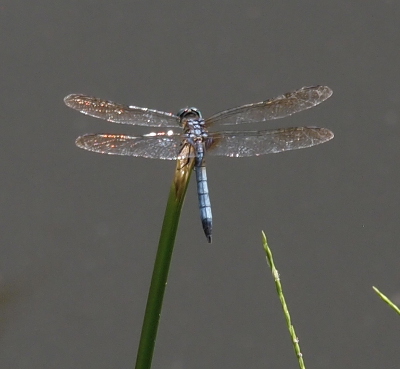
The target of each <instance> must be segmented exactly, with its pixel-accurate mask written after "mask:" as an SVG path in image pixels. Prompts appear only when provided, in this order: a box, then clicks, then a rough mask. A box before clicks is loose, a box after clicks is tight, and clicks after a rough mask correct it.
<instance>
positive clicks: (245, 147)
mask: <svg viewBox="0 0 400 369" xmlns="http://www.w3.org/2000/svg"><path fill="white" fill-rule="evenodd" d="M332 138H333V132H331V131H330V130H329V129H326V128H318V127H294V128H281V129H273V130H272V129H271V130H268V131H236V132H235V131H227V132H215V133H214V132H213V133H210V134H209V138H208V139H207V141H206V149H207V153H208V154H209V155H218V156H230V157H244V156H259V155H264V154H273V153H278V152H283V151H288V150H297V149H303V148H306V147H311V146H315V145H319V144H321V143H324V142H326V141H329V140H331V139H332Z"/></svg>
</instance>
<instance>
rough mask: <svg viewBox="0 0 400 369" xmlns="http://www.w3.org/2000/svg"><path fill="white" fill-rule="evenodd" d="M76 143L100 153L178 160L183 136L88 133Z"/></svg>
mask: <svg viewBox="0 0 400 369" xmlns="http://www.w3.org/2000/svg"><path fill="white" fill-rule="evenodd" d="M75 143H76V145H77V146H78V147H80V148H82V149H85V150H89V151H94V152H97V153H100V154H110V155H126V156H140V157H143V158H149V159H165V160H176V159H178V156H179V155H178V153H179V151H180V146H181V143H182V137H181V136H180V135H179V134H175V135H163V134H150V135H145V136H140V137H130V136H125V135H114V134H87V135H83V136H80V137H78V138H77V139H76V141H75Z"/></svg>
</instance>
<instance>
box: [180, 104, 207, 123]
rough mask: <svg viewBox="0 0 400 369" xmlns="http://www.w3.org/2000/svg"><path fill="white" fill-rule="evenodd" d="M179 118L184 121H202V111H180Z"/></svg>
mask: <svg viewBox="0 0 400 369" xmlns="http://www.w3.org/2000/svg"><path fill="white" fill-rule="evenodd" d="M177 116H178V117H179V119H180V120H182V119H202V116H201V113H200V110H199V109H197V108H194V107H191V108H184V109H181V110H179V111H178V114H177Z"/></svg>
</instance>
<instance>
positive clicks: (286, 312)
mask: <svg viewBox="0 0 400 369" xmlns="http://www.w3.org/2000/svg"><path fill="white" fill-rule="evenodd" d="M262 237H263V246H264V250H265V253H266V257H267V262H268V265H269V267H270V269H271V272H272V275H273V277H274V280H275V287H276V292H277V293H278V296H279V300H280V301H281V306H282V309H283V313H284V315H285V319H286V325H287V327H288V330H289V334H290V337H291V339H292V345H293V348H294V352H295V353H296V356H297V360H298V362H299V367H300V369H305V364H304V360H303V354H302V353H301V349H300V345H299V339H298V338H297V335H296V331H295V330H294V326H293V324H292V319H291V317H290V313H289V308H288V306H287V304H286V300H285V296H284V294H283V289H282V284H281V280H280V277H279V272H278V270H277V269H276V267H275V263H274V258H273V256H272V251H271V249H270V248H269V246H268V242H267V237H266V236H265V233H264V232H262Z"/></svg>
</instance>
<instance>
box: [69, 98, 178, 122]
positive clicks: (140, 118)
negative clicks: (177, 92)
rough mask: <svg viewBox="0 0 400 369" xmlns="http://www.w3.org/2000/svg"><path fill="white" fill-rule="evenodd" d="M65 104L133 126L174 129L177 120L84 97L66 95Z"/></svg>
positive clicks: (174, 116) (91, 114)
mask: <svg viewBox="0 0 400 369" xmlns="http://www.w3.org/2000/svg"><path fill="white" fill-rule="evenodd" d="M64 102H65V104H66V105H67V106H68V107H70V108H72V109H75V110H78V111H80V112H81V113H83V114H86V115H90V116H92V117H95V118H100V119H105V120H108V121H109V122H113V123H121V124H134V125H138V126H148V127H176V126H179V118H178V117H177V116H176V115H174V114H171V113H166V112H162V111H158V110H152V109H147V108H139V107H136V106H126V105H121V104H117V103H114V102H112V101H107V100H102V99H98V98H97V97H91V96H85V95H68V96H66V97H65V98H64Z"/></svg>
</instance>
